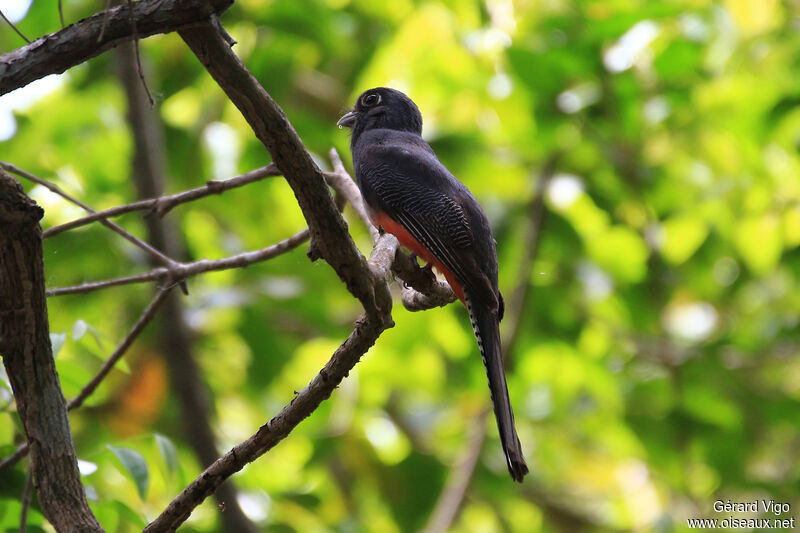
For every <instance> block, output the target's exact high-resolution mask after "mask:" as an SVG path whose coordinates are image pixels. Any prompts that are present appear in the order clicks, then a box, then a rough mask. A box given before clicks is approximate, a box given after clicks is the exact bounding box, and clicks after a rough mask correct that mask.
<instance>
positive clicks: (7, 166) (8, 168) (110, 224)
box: [0, 162, 176, 266]
mask: <svg viewBox="0 0 800 533" xmlns="http://www.w3.org/2000/svg"><path fill="white" fill-rule="evenodd" d="M0 168H2V169H4V170H6V171H8V172H11V173H13V174H16V175H17V176H19V177H21V178H25V179H27V180H29V181H32V182H34V183H38V184H39V185H42V186H43V187H46V188H47V189H49V190H51V191H53V192H54V193H56V194H57V195H59V196H61V197H62V198H64V199H65V200H67V201H69V202H72V203H73V204H75V205H77V206H79V207H81V208H82V209H83V210H84V211H88V212H89V213H96V211H95V210H94V209H92V208H91V207H89V206H88V205H86V204H85V203H83V202H81V201H80V200H78V199H77V198H75V197H74V196H72V195H70V194H68V193H66V192H64V191H63V190H62V189H61V187H59V186H58V185H56V184H55V183H51V182H49V181H47V180H44V179H42V178H40V177H38V176H35V175H33V174H31V173H30V172H27V171H25V170H22V169H21V168H19V167H17V166H15V165H13V164H11V163H6V162H0ZM100 223H101V224H102V225H104V226H106V227H107V228H109V229H111V230H112V231H115V232H117V233H119V234H120V235H122V236H123V237H124V238H125V239H127V240H128V241H130V242H131V243H133V244H135V245H136V246H138V247H139V248H141V249H142V250H144V251H146V252H147V253H149V254H150V255H152V256H153V257H156V258H158V259H159V260H160V261H161V262H162V263H164V264H165V265H167V266H172V265H174V264H176V261H175V260H174V259H172V258H170V257H167V256H166V255H164V254H163V253H162V252H160V251H159V250H156V249H155V248H153V247H152V246H150V245H149V244H147V243H146V242H144V241H143V240H141V239H140V238H138V237H136V236H134V235H132V234H130V233H128V231H126V230H125V229H123V228H122V227H121V226H119V225H118V224H115V223H114V222H111V221H110V220H105V219H100Z"/></svg>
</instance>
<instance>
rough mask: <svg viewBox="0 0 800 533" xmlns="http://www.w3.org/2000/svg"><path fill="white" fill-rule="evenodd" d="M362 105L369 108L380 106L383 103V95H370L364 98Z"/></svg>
mask: <svg viewBox="0 0 800 533" xmlns="http://www.w3.org/2000/svg"><path fill="white" fill-rule="evenodd" d="M361 103H363V104H364V105H365V106H367V107H372V106H374V105H378V104H380V103H381V95H379V94H378V93H369V94H367V95H365V96H364V98H363V99H362V100H361Z"/></svg>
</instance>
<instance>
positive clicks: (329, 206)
mask: <svg viewBox="0 0 800 533" xmlns="http://www.w3.org/2000/svg"><path fill="white" fill-rule="evenodd" d="M179 33H180V35H181V37H182V38H183V40H184V41H185V42H186V44H187V45H189V48H191V49H192V51H193V52H194V53H195V55H196V56H197V58H198V59H199V60H200V62H201V63H202V64H203V66H205V67H206V69H207V70H208V72H209V73H210V74H211V76H212V77H213V78H214V80H216V82H217V83H218V84H219V85H220V87H221V88H222V89H223V91H225V94H226V95H227V96H228V98H230V100H231V101H232V102H233V103H234V105H236V107H237V108H238V109H239V111H241V113H242V115H243V116H244V118H245V119H246V120H247V122H248V123H249V124H250V127H251V128H252V129H253V131H254V132H255V134H256V137H258V139H259V140H260V141H261V142H262V143H263V144H264V146H266V148H267V150H269V152H270V154H271V155H272V160H273V161H274V162H275V164H276V165H278V168H280V169H281V171H282V172H283V175H284V176H285V177H286V181H287V182H288V183H289V186H290V187H291V188H292V190H293V191H294V194H295V197H296V198H297V202H298V204H300V209H301V210H302V211H303V216H304V217H305V218H306V221H307V222H308V228H309V231H310V233H311V242H312V246H314V247H316V249H318V251H319V253H320V255H321V257H322V258H323V259H325V261H327V262H328V263H329V264H330V265H331V266H332V267H333V269H334V271H336V274H337V275H338V276H339V278H340V279H341V280H342V281H343V282H344V284H345V285H346V286H347V290H348V291H350V293H351V294H353V296H355V297H356V298H358V300H359V301H361V303H362V305H363V306H364V309H365V311H366V312H367V313H368V314H369V313H372V312H373V310H376V305H375V293H374V290H375V289H374V283H373V280H372V276H371V275H370V272H369V269H368V267H367V264H366V260H365V259H364V256H363V255H362V254H361V252H359V251H358V249H357V248H356V245H355V243H354V242H353V239H352V238H351V237H350V234H349V233H348V231H347V223H346V222H345V220H344V218H342V216H341V214H340V213H339V211H338V209H337V208H336V205H334V203H333V200H332V198H331V193H330V190H329V189H328V186H327V185H326V183H325V178H324V176H323V174H322V171H321V170H320V169H319V168H318V167H317V165H316V164H314V161H313V160H312V159H311V155H310V154H309V153H308V151H307V150H306V149H305V147H304V146H303V142H302V141H301V140H300V138H299V137H298V136H297V132H296V131H295V130H294V127H293V126H292V125H291V123H290V122H289V120H288V119H287V118H286V115H285V114H284V113H283V110H282V109H281V108H280V107H279V106H278V105H277V104H276V103H275V101H274V100H273V99H272V98H271V97H270V96H269V94H267V92H266V91H265V90H264V88H263V87H262V86H261V85H260V84H259V83H258V81H257V80H256V79H255V78H254V77H253V75H252V74H250V72H249V71H248V70H247V68H246V67H245V66H244V64H243V63H242V61H241V60H240V59H239V58H238V57H237V56H236V54H234V53H233V51H232V50H231V49H230V46H229V45H228V43H227V42H226V40H225V38H224V37H223V35H222V34H221V33H220V32H219V31H217V30H216V29H215V28H214V27H213V26H212V24H211V23H205V24H201V25H197V26H194V27H191V28H186V29H184V30H181V31H180V32H179ZM373 318H375V317H373Z"/></svg>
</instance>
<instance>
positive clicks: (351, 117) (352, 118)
mask: <svg viewBox="0 0 800 533" xmlns="http://www.w3.org/2000/svg"><path fill="white" fill-rule="evenodd" d="M357 116H358V113H356V112H355V111H350V112H349V113H347V114H346V115H345V116H343V117H342V118H340V119H339V122H337V123H336V125H337V126H339V127H340V128H342V127H344V128H352V127H353V125H355V123H356V117H357Z"/></svg>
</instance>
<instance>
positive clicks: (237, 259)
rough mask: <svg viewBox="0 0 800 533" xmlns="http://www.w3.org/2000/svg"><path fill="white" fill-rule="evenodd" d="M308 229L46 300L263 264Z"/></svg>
mask: <svg viewBox="0 0 800 533" xmlns="http://www.w3.org/2000/svg"><path fill="white" fill-rule="evenodd" d="M308 235H309V234H308V229H307V228H306V229H304V230H301V231H298V232H297V233H295V234H294V235H292V236H291V237H289V238H288V239H284V240H282V241H280V242H277V243H275V244H273V245H271V246H267V247H266V248H262V249H260V250H254V251H251V252H243V253H241V254H236V255H231V256H229V257H223V258H221V259H200V260H198V261H193V262H191V263H175V264H174V265H173V266H172V267H158V268H154V269H153V270H151V271H150V272H145V273H143V274H136V275H134V276H126V277H121V278H113V279H108V280H103V281H91V282H89V283H83V284H81V285H75V286H72V287H58V288H55V289H49V290H48V291H47V296H62V295H65V294H77V293H82V292H91V291H96V290H98V289H105V288H107V287H113V286H115V285H126V284H128V283H141V282H143V281H163V280H167V279H170V278H172V280H173V281H172V283H175V282H180V281H182V280H184V279H186V278H189V277H191V276H196V275H198V274H203V273H205V272H212V271H215V270H227V269H230V268H243V267H248V266H250V265H252V264H255V263H260V262H261V261H266V260H268V259H272V258H273V257H277V256H279V255H281V254H284V253H286V252H289V251H291V250H294V249H295V248H297V247H298V246H300V245H301V244H303V243H304V242H306V241H307V240H308Z"/></svg>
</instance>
